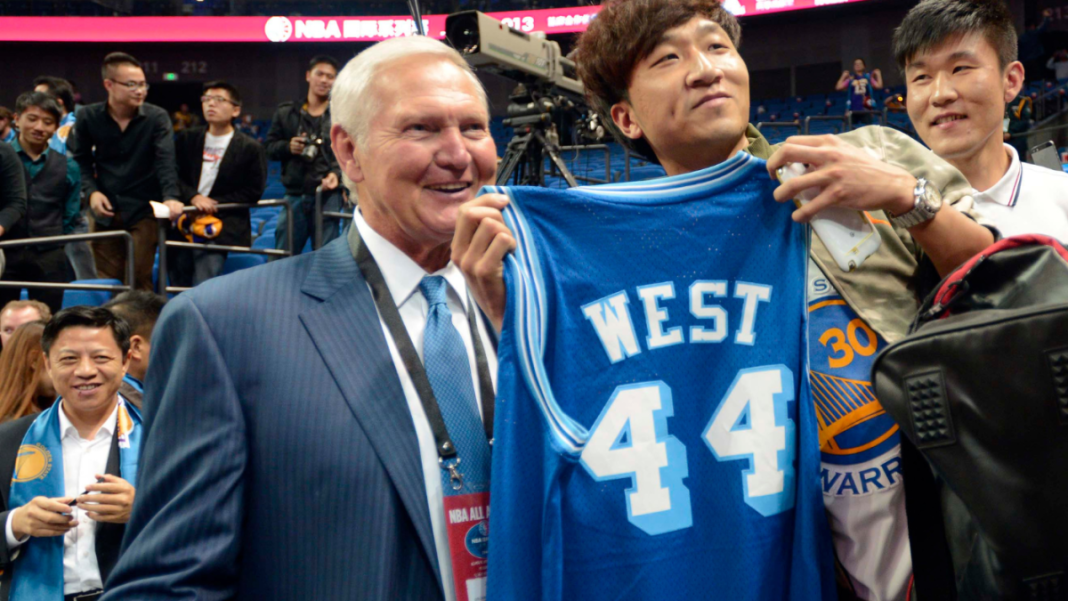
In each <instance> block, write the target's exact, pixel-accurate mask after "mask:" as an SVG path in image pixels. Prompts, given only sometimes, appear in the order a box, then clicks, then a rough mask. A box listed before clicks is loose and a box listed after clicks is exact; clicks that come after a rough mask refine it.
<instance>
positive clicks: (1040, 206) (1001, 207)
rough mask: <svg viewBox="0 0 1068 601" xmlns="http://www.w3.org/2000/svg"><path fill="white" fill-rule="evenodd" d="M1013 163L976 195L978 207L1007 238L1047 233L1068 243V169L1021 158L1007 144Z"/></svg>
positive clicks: (1006, 149)
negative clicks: (1064, 169)
mask: <svg viewBox="0 0 1068 601" xmlns="http://www.w3.org/2000/svg"><path fill="white" fill-rule="evenodd" d="M1005 152H1007V153H1009V157H1010V158H1011V163H1009V170H1008V171H1006V172H1005V175H1004V176H1002V178H1001V179H1000V180H998V183H996V184H994V185H993V186H992V187H991V188H990V189H988V190H986V191H984V192H979V193H978V194H976V195H975V210H976V211H978V212H979V214H980V215H982V216H983V217H985V218H986V219H989V220H990V221H991V222H992V223H993V224H994V225H995V226H997V228H998V230H1000V231H1001V235H1002V236H1005V237H1006V238H1007V237H1009V236H1017V235H1019V234H1045V235H1047V236H1050V237H1052V238H1056V239H1057V240H1059V241H1061V242H1063V243H1068V173H1065V172H1063V171H1054V170H1052V169H1047V168H1045V167H1039V166H1038V165H1032V164H1031V163H1023V162H1021V161H1020V157H1019V155H1018V154H1017V153H1016V149H1015V148H1013V147H1012V146H1009V145H1008V144H1006V145H1005Z"/></svg>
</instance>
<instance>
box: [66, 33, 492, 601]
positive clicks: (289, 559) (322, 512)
mask: <svg viewBox="0 0 1068 601" xmlns="http://www.w3.org/2000/svg"><path fill="white" fill-rule="evenodd" d="M332 105H333V107H334V111H333V119H334V125H333V127H332V131H331V141H332V144H333V148H334V152H335V153H336V155H337V158H338V161H339V164H340V167H341V169H342V171H343V172H344V174H345V176H346V183H347V185H349V186H350V188H353V189H354V192H356V196H357V197H358V198H359V212H358V214H357V215H356V217H355V227H353V228H351V233H350V234H349V236H348V239H347V240H346V239H338V240H335V241H334V242H332V243H331V244H329V245H327V246H325V247H324V248H323V249H321V250H319V251H317V252H315V253H311V254H309V255H302V256H299V257H294V258H292V259H287V260H285V261H278V262H275V263H271V264H268V265H266V266H263V267H259V268H256V269H250V270H246V271H242V272H239V273H236V274H234V275H231V276H228V277H223V278H218V279H215V280H211V281H209V282H207V283H206V284H204V285H202V286H199V287H197V288H196V289H195V290H192V291H190V292H187V293H184V294H182V295H181V296H179V297H177V298H175V299H174V300H173V301H171V302H170V303H168V305H167V308H166V309H165V310H164V312H163V315H162V316H161V318H160V320H159V322H158V325H157V326H156V330H155V333H154V335H153V345H152V347H153V348H152V358H151V361H150V368H149V374H148V377H147V382H148V383H149V384H148V386H147V388H146V390H145V396H144V416H145V419H144V436H145V440H144V442H143V444H142V455H141V463H140V470H141V473H140V475H139V487H138V492H137V499H136V502H135V505H134V509H133V515H132V518H131V520H130V522H129V524H128V526H127V534H126V539H125V544H124V549H123V554H122V556H121V557H120V559H119V562H118V565H117V566H116V568H115V570H114V571H113V572H112V576H111V578H110V579H109V580H108V582H107V583H106V585H105V595H104V599H106V600H108V601H115V600H118V599H137V600H138V601H151V600H156V599H190V600H192V599H197V600H212V599H248V600H253V599H254V600H256V601H269V600H278V601H282V600H285V601H297V600H300V601H305V600H307V601H312V600H314V601H333V600H337V601H340V600H343V599H344V600H346V601H348V600H353V599H359V600H361V601H372V600H382V601H387V600H388V601H397V600H423V599H435V600H437V599H446V600H448V601H453V600H456V601H473V600H475V599H483V598H484V593H483V592H482V591H483V590H484V583H485V568H486V562H485V554H486V537H487V535H486V523H485V519H486V518H487V517H488V502H489V494H488V490H489V444H490V440H491V438H492V432H491V428H492V423H493V419H492V407H493V394H494V393H493V390H494V381H493V378H494V377H495V373H496V355H495V352H494V348H493V344H492V343H491V338H490V337H489V331H490V329H488V328H487V325H486V322H485V321H484V319H483V318H482V317H481V316H480V314H479V313H478V312H477V308H476V307H475V305H474V303H473V301H472V300H471V298H470V297H469V295H468V292H467V288H466V285H465V283H464V278H463V275H462V274H461V273H460V271H459V269H458V268H457V267H456V266H455V265H453V264H452V263H451V262H450V261H449V244H450V241H451V239H452V235H453V229H454V227H455V223H456V216H457V210H458V207H459V205H460V204H461V203H463V202H464V201H466V200H468V199H471V198H473V197H474V196H475V194H477V193H478V190H479V188H480V187H481V186H483V185H485V184H488V183H490V182H491V181H492V179H493V177H494V170H495V165H496V149H495V147H494V144H493V140H492V138H491V137H490V135H489V113H488V110H487V103H486V96H485V92H484V91H483V90H482V87H481V86H480V85H479V82H478V80H477V79H476V78H475V76H474V75H473V73H472V72H471V70H470V68H469V67H468V65H467V64H466V63H465V62H464V61H463V59H462V57H460V55H458V54H457V53H456V52H455V51H453V50H451V49H450V48H448V47H447V46H445V45H444V44H442V43H440V42H437V41H434V40H431V39H428V38H421V37H419V38H416V37H413V38H402V39H396V40H391V41H388V42H382V43H380V44H378V45H376V46H373V47H371V48H370V49H368V50H366V51H364V52H363V53H361V54H360V55H359V56H357V57H356V58H355V59H353V60H352V61H350V62H349V63H348V65H346V66H345V68H344V69H343V70H342V71H341V73H340V74H339V75H338V78H337V82H336V83H335V85H334V89H333V98H332ZM450 543H451V544H450ZM450 549H451V550H450ZM57 601H59V600H57Z"/></svg>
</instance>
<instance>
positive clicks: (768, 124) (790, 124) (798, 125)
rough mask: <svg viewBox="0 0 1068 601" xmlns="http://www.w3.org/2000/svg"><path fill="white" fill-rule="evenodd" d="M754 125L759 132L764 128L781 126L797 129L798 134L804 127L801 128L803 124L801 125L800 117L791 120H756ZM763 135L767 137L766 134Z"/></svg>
mask: <svg viewBox="0 0 1068 601" xmlns="http://www.w3.org/2000/svg"><path fill="white" fill-rule="evenodd" d="M755 127H756V128H757V131H759V132H761V133H763V132H764V129H765V128H767V129H776V130H777V129H779V128H782V127H790V128H794V129H796V130H797V133H798V134H801V133H804V129H803V126H802V125H801V120H800V119H795V120H793V121H759V122H757V124H756V125H755ZM764 137H767V136H764Z"/></svg>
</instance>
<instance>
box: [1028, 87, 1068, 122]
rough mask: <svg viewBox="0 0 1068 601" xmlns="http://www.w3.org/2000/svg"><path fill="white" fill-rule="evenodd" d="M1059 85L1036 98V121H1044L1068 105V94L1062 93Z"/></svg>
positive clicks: (1034, 105)
mask: <svg viewBox="0 0 1068 601" xmlns="http://www.w3.org/2000/svg"><path fill="white" fill-rule="evenodd" d="M1062 92H1063V90H1062V89H1061V88H1060V87H1059V86H1058V87H1056V88H1054V89H1052V90H1050V91H1048V92H1043V93H1042V94H1040V95H1039V96H1038V98H1035V100H1034V103H1033V105H1032V111H1033V118H1034V120H1035V121H1036V122H1039V123H1041V122H1043V121H1046V120H1048V119H1052V118H1053V117H1056V116H1057V115H1059V114H1061V112H1062V111H1064V109H1065V108H1066V106H1068V96H1066V95H1065V94H1063V93H1062Z"/></svg>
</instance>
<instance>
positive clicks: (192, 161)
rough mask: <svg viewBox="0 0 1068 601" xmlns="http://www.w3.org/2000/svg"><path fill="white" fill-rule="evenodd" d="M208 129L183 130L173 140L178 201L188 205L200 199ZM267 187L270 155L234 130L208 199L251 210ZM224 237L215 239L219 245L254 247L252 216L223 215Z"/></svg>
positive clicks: (237, 211) (221, 235)
mask: <svg viewBox="0 0 1068 601" xmlns="http://www.w3.org/2000/svg"><path fill="white" fill-rule="evenodd" d="M205 134H207V128H205V127H194V128H192V129H186V130H182V131H181V132H179V133H178V135H176V136H175V138H174V150H175V154H176V155H177V157H178V189H179V200H181V201H182V202H184V203H185V204H187V205H188V204H192V203H191V202H190V201H192V200H193V197H194V196H196V195H197V186H199V185H200V170H201V167H203V166H204V136H205ZM266 187H267V155H266V154H265V153H264V152H263V147H262V146H260V143H259V142H257V141H256V140H253V139H252V138H250V137H249V136H247V135H245V134H243V133H241V132H239V131H237V130H234V137H233V139H231V140H230V145H229V146H227V147H226V154H225V155H223V159H222V164H220V165H219V176H218V177H217V178H216V179H215V183H214V184H213V185H212V187H211V192H210V193H209V194H207V196H208V198H212V199H214V200H217V201H219V203H230V202H235V203H240V204H247V205H249V206H252V205H255V204H256V203H257V202H259V200H260V197H261V196H262V195H263V190H264V188H266ZM217 216H218V217H219V218H220V219H222V222H223V229H222V233H221V234H219V237H217V238H215V242H216V243H218V244H224V245H229V246H248V245H250V244H252V235H251V228H250V226H249V214H248V211H246V210H234V211H226V212H220V213H219V214H218V215H217Z"/></svg>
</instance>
